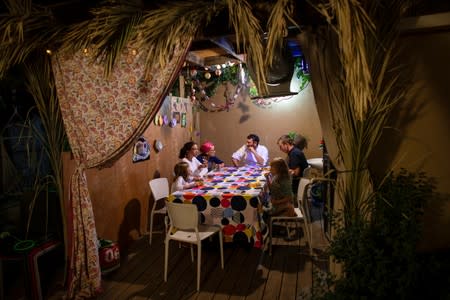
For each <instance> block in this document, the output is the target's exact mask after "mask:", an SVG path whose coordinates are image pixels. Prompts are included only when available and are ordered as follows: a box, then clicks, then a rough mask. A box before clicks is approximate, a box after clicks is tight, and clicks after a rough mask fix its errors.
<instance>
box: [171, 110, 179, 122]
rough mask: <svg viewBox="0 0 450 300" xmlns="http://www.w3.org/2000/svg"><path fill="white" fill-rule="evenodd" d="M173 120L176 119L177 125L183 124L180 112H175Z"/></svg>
mask: <svg viewBox="0 0 450 300" xmlns="http://www.w3.org/2000/svg"><path fill="white" fill-rule="evenodd" d="M172 118H174V119H175V120H177V123H178V124H180V123H181V115H180V112H179V111H174V112H173V113H172Z"/></svg>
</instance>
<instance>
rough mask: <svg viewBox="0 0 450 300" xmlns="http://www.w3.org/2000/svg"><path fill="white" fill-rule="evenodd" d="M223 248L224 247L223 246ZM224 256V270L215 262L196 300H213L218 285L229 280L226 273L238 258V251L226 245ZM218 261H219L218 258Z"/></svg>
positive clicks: (234, 247)
mask: <svg viewBox="0 0 450 300" xmlns="http://www.w3.org/2000/svg"><path fill="white" fill-rule="evenodd" d="M224 246H225V245H224ZM226 250H227V251H225V253H224V255H225V254H226V255H225V257H224V264H225V265H224V270H222V269H221V268H220V262H219V261H217V263H216V264H215V269H214V270H213V269H209V271H208V274H207V276H206V278H205V282H204V287H203V288H201V290H200V293H198V297H197V300H207V299H213V298H214V296H215V295H216V291H217V288H218V287H219V286H220V283H221V282H222V281H224V280H229V279H228V277H227V273H228V272H229V270H230V269H231V268H232V267H233V265H234V264H235V259H236V257H238V254H237V253H239V249H238V247H236V245H232V244H227V246H226ZM218 259H220V258H219V257H218Z"/></svg>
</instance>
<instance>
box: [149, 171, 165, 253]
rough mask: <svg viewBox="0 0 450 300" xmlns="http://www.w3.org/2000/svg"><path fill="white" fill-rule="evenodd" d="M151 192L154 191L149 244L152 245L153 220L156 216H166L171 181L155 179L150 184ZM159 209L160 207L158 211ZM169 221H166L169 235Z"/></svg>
mask: <svg viewBox="0 0 450 300" xmlns="http://www.w3.org/2000/svg"><path fill="white" fill-rule="evenodd" d="M148 184H149V186H150V190H151V191H152V194H153V198H154V202H153V206H152V209H151V211H150V234H149V244H150V245H151V244H152V235H153V218H154V216H155V214H161V215H166V214H167V208H166V200H167V197H169V181H168V180H167V178H155V179H152V180H150V181H149V182H148ZM157 207H160V208H158V209H156V208H157ZM167 226H168V225H167V221H166V219H164V227H165V233H167Z"/></svg>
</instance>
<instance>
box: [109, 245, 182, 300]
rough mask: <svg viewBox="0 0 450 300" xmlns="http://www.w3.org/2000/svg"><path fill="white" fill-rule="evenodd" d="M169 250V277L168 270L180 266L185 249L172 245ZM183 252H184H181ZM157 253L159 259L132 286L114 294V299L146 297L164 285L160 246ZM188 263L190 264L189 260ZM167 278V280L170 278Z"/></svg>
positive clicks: (162, 249) (162, 248)
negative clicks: (136, 296)
mask: <svg viewBox="0 0 450 300" xmlns="http://www.w3.org/2000/svg"><path fill="white" fill-rule="evenodd" d="M171 250H172V252H169V255H170V257H169V276H170V274H171V273H170V270H173V269H174V268H175V266H177V267H178V265H179V264H181V263H180V262H182V261H183V259H184V256H185V253H184V252H185V251H186V249H185V248H181V249H179V248H178V245H173V247H172V249H171ZM173 250H175V251H173ZM183 250H185V251H184V252H183ZM158 251H159V253H160V255H159V258H158V259H156V260H154V261H153V263H152V264H151V265H149V266H148V267H147V268H146V270H145V272H143V273H141V274H140V276H139V278H138V279H137V280H135V281H134V282H133V284H130V285H128V286H127V288H126V289H124V290H122V291H121V292H120V293H117V294H115V295H114V298H116V299H128V298H130V297H131V296H135V295H141V296H143V297H144V296H145V297H146V296H147V295H148V294H149V293H151V292H153V291H156V290H158V288H159V287H160V286H162V285H163V284H164V254H163V253H164V247H163V246H161V247H160V250H158ZM188 261H189V262H190V259H189V260H188ZM143 263H144V262H143ZM169 276H168V278H170V277H169Z"/></svg>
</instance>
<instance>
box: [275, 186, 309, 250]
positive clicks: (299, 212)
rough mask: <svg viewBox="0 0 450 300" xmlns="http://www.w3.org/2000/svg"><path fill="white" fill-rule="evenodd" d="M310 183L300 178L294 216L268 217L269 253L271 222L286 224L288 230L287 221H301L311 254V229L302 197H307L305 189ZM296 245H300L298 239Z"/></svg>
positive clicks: (297, 222) (306, 189)
mask: <svg viewBox="0 0 450 300" xmlns="http://www.w3.org/2000/svg"><path fill="white" fill-rule="evenodd" d="M310 184H311V180H309V179H306V178H300V182H299V186H298V192H297V207H295V208H294V210H295V214H296V216H295V217H287V216H270V218H269V255H272V232H273V224H274V223H275V224H276V225H282V226H286V229H287V230H288V228H289V227H288V225H289V223H293V222H294V223H296V225H298V224H299V223H303V225H304V228H305V235H306V238H307V240H308V246H309V254H310V255H312V245H311V230H310V228H309V223H310V222H309V214H308V212H306V210H305V202H304V199H307V198H306V197H307V191H308V188H309V185H310ZM298 245H299V247H300V239H299V240H298Z"/></svg>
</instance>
